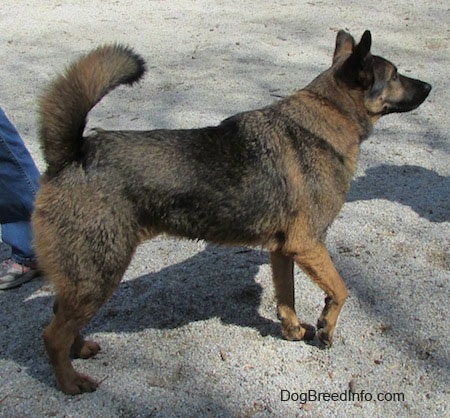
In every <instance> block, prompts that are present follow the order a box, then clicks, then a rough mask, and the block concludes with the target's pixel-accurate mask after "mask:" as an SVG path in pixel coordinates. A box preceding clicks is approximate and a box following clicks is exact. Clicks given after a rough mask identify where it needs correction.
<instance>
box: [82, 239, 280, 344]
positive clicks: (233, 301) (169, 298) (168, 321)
mask: <svg viewBox="0 0 450 418" xmlns="http://www.w3.org/2000/svg"><path fill="white" fill-rule="evenodd" d="M267 263H268V255H267V253H266V252H264V251H256V250H250V249H246V248H239V247H238V248H221V247H216V246H213V245H208V246H207V247H206V248H205V249H204V250H203V251H201V252H199V253H197V254H196V255H194V256H193V257H191V258H188V259H187V260H185V261H183V262H181V263H178V264H175V265H171V266H169V267H166V268H163V269H162V270H160V271H158V272H154V273H148V274H145V275H143V276H141V277H138V278H136V279H132V280H129V281H125V282H123V283H122V284H121V286H119V288H118V290H117V291H116V292H115V294H114V296H113V298H112V299H111V300H110V301H109V302H108V304H107V305H105V306H104V307H103V308H102V310H101V311H100V314H99V315H97V317H96V318H95V319H94V320H93V321H92V322H91V324H90V325H89V326H88V328H87V329H86V331H87V332H88V333H89V332H125V333H128V332H130V333H131V332H136V331H141V330H145V329H148V328H156V329H168V328H169V329H170V328H177V327H179V326H182V325H186V324H189V323H191V322H196V321H202V320H207V319H211V318H219V319H220V320H221V321H222V322H224V323H228V324H235V325H239V326H242V327H250V328H254V329H256V330H258V331H259V332H260V333H261V334H262V335H272V336H277V337H281V333H280V329H279V324H277V323H276V322H274V321H273V320H271V319H267V318H264V317H262V316H261V315H260V313H259V312H258V310H259V308H260V305H261V298H262V292H263V287H262V285H261V284H259V283H257V282H256V281H255V277H256V275H257V273H258V271H259V267H260V266H261V265H262V264H267ZM274 309H275V308H274Z"/></svg>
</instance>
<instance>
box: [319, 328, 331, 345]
mask: <svg viewBox="0 0 450 418" xmlns="http://www.w3.org/2000/svg"><path fill="white" fill-rule="evenodd" d="M317 341H318V346H319V348H321V349H326V348H331V346H332V345H333V337H332V336H331V335H330V334H329V333H328V332H327V331H325V330H324V329H319V330H318V331H317Z"/></svg>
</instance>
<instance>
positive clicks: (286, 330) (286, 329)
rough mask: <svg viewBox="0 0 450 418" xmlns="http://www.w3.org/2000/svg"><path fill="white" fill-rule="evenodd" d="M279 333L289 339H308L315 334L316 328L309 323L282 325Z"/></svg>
mask: <svg viewBox="0 0 450 418" xmlns="http://www.w3.org/2000/svg"><path fill="white" fill-rule="evenodd" d="M281 333H282V335H283V337H284V338H285V339H286V340H289V341H300V340H306V341H310V340H312V339H313V338H314V336H315V334H316V329H315V328H314V327H313V326H312V325H309V324H301V325H287V326H282V328H281Z"/></svg>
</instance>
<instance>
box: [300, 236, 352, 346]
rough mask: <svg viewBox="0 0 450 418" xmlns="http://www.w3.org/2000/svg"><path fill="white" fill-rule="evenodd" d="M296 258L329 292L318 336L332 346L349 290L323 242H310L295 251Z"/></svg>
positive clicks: (318, 324)
mask: <svg viewBox="0 0 450 418" xmlns="http://www.w3.org/2000/svg"><path fill="white" fill-rule="evenodd" d="M294 260H295V261H296V263H298V265H299V266H300V267H301V268H302V270H303V271H305V272H306V273H307V274H308V275H309V277H311V279H312V280H313V281H314V282H315V283H317V284H318V285H319V286H320V288H321V289H322V290H323V291H324V292H325V293H326V294H327V297H326V298H325V307H324V308H323V311H322V314H321V315H320V317H319V320H318V321H317V336H318V338H319V341H320V342H321V343H322V344H323V345H324V346H325V347H327V348H328V347H331V343H332V340H333V333H334V329H335V327H336V322H337V319H338V316H339V313H340V311H341V309H342V306H343V305H344V303H345V300H346V299H347V296H348V291H347V288H346V286H345V283H344V281H343V280H342V277H341V276H340V274H339V273H338V271H337V270H336V268H335V266H334V264H333V261H332V260H331V257H330V255H329V253H328V251H327V249H326V248H325V245H323V244H322V243H319V242H317V243H315V244H310V245H309V246H308V247H306V248H305V246H303V247H302V248H301V250H300V251H298V252H296V253H295V256H294Z"/></svg>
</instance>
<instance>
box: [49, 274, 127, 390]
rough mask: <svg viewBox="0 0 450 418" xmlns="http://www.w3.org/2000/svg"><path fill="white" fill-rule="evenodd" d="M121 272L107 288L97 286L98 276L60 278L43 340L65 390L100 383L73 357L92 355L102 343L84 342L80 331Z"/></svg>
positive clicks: (106, 296) (59, 381)
mask: <svg viewBox="0 0 450 418" xmlns="http://www.w3.org/2000/svg"><path fill="white" fill-rule="evenodd" d="M122 273H123V272H122V271H120V272H119V274H117V276H116V277H114V278H109V279H108V287H107V288H102V287H99V286H95V285H93V284H95V282H97V281H98V280H96V279H94V280H93V279H87V280H86V279H84V280H83V279H80V280H78V281H76V282H73V281H71V280H69V279H65V280H61V277H60V278H59V280H58V288H57V294H56V301H57V302H56V303H55V309H54V317H53V319H52V321H51V322H50V324H49V325H48V327H47V328H46V329H45V331H44V343H45V348H46V350H47V353H48V356H49V359H50V363H51V365H52V367H53V370H54V372H55V376H56V380H57V382H58V385H59V387H60V388H61V390H62V391H63V392H64V393H67V394H70V395H76V394H79V393H83V392H92V391H94V390H95V389H96V388H97V386H98V383H97V382H96V381H95V380H93V379H92V378H90V377H89V376H86V375H83V374H81V373H78V372H77V371H75V369H74V368H73V366H72V363H71V360H70V356H71V355H74V356H78V357H82V358H89V357H92V356H93V355H95V354H97V352H98V351H99V349H100V346H99V345H98V344H97V343H96V342H94V341H85V340H84V339H83V337H82V336H81V334H80V332H81V330H82V329H83V327H84V326H85V325H86V324H88V323H89V321H90V320H91V319H92V317H93V316H94V315H95V314H96V313H97V311H98V310H99V309H100V307H101V306H102V305H103V304H104V303H105V302H106V301H107V300H108V299H109V297H110V296H111V295H112V293H113V291H114V290H115V288H116V287H117V285H118V284H119V283H120V279H121V277H122ZM93 282H94V283H93Z"/></svg>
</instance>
